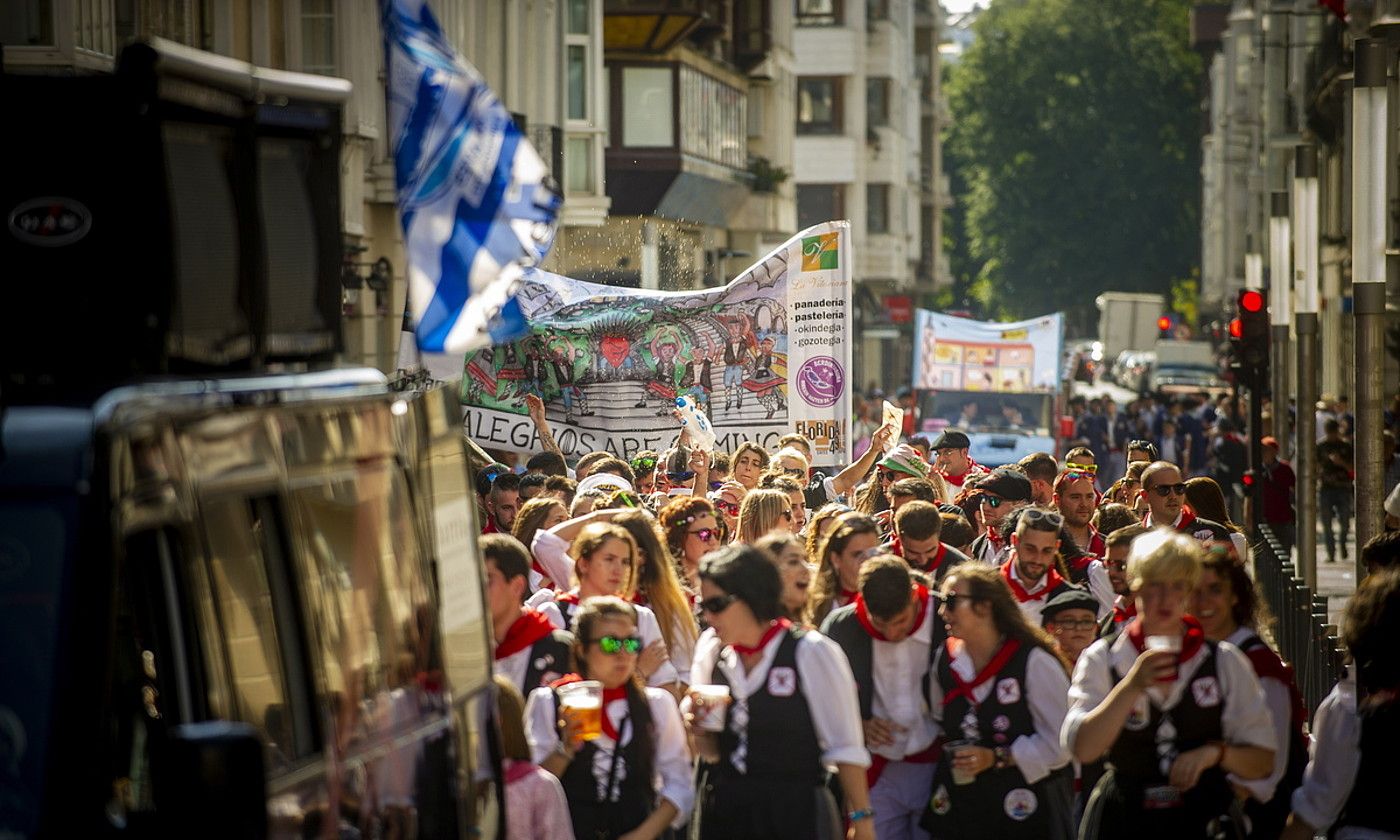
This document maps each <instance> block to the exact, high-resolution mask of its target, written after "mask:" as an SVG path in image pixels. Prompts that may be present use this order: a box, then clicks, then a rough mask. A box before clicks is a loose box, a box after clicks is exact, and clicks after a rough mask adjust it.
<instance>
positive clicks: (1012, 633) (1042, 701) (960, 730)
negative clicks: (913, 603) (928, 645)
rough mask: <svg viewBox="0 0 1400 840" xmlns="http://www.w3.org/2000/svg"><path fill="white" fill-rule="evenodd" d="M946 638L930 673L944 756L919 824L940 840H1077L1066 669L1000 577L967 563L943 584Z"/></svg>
mask: <svg viewBox="0 0 1400 840" xmlns="http://www.w3.org/2000/svg"><path fill="white" fill-rule="evenodd" d="M941 600H942V602H943V603H942V606H941V607H940V608H939V614H940V615H941V616H942V618H943V623H944V626H945V627H946V628H947V631H948V640H947V641H946V642H945V643H944V645H943V647H942V649H941V650H940V651H938V654H937V659H936V661H935V662H934V665H933V669H932V671H931V672H930V674H929V693H928V697H929V708H930V711H931V712H932V715H933V717H934V719H935V720H936V721H938V722H940V724H941V726H942V728H943V736H944V738H945V739H946V742H945V746H944V760H942V761H940V762H939V763H938V767H937V769H936V770H935V771H934V777H933V795H932V797H930V799H929V808H928V810H927V811H926V812H925V814H924V820H923V823H922V825H923V827H924V828H925V829H927V830H928V831H929V832H930V833H931V834H932V835H933V836H935V837H948V838H951V837H996V838H999V839H1000V838H1036V840H1039V839H1040V838H1056V840H1067V838H1070V837H1072V836H1073V805H1072V795H1073V791H1072V788H1073V771H1072V770H1071V769H1070V768H1069V758H1070V757H1069V754H1068V751H1066V750H1065V749H1064V748H1063V747H1062V746H1061V745H1060V726H1061V724H1063V723H1064V717H1065V708H1066V701H1065V694H1066V693H1067V691H1068V690H1069V667H1068V664H1067V663H1066V662H1065V660H1064V658H1063V657H1062V656H1061V655H1060V652H1059V650H1058V649H1057V648H1056V647H1055V643H1054V641H1053V640H1052V639H1051V638H1050V637H1049V636H1048V635H1046V633H1045V631H1044V630H1042V629H1040V627H1038V626H1035V625H1032V624H1031V623H1030V621H1029V620H1028V619H1027V618H1026V616H1025V614H1024V613H1023V612H1022V611H1021V609H1020V607H1019V606H1018V605H1017V603H1016V601H1015V599H1014V598H1012V596H1011V591H1010V590H1009V589H1008V588H1007V587H1006V585H1005V581H1004V580H1003V579H1002V577H1001V575H1000V573H999V572H998V571H997V570H996V569H994V568H991V567H988V566H984V565H980V564H976V563H964V564H963V565H961V566H958V567H957V568H955V569H953V570H952V571H951V572H949V573H948V577H947V578H945V579H944V581H943V588H942V598H941Z"/></svg>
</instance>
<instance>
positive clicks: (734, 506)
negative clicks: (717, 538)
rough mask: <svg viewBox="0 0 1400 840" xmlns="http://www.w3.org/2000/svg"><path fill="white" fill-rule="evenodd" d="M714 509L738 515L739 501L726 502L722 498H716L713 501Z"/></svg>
mask: <svg viewBox="0 0 1400 840" xmlns="http://www.w3.org/2000/svg"><path fill="white" fill-rule="evenodd" d="M715 509H716V510H718V511H720V512H721V513H727V514H729V515H730V516H738V515H739V503H738V502H726V501H723V500H716V501H715Z"/></svg>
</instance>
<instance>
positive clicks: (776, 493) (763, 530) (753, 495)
mask: <svg viewBox="0 0 1400 840" xmlns="http://www.w3.org/2000/svg"><path fill="white" fill-rule="evenodd" d="M792 526H793V515H792V501H791V500H790V499H789V498H788V495H787V494H786V493H784V492H783V491H781V490H765V489H761V488H760V489H758V490H750V491H749V492H748V493H747V494H746V495H745V496H744V504H743V505H742V506H740V508H739V533H738V536H737V537H735V539H736V540H737V541H738V542H741V543H748V544H749V545H753V543H754V540H757V539H758V538H759V537H762V536H764V535H765V534H769V533H772V532H774V531H781V532H783V533H787V534H791V533H793V527H792Z"/></svg>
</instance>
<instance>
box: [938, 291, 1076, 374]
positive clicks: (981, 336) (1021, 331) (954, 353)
mask: <svg viewBox="0 0 1400 840" xmlns="http://www.w3.org/2000/svg"><path fill="white" fill-rule="evenodd" d="M1063 345H1064V315H1063V314H1062V313H1059V312H1056V313H1054V314H1053V315H1044V316H1042V317H1039V318H1032V319H1030V320H1029V321H1015V322H1012V323H997V322H993V321H972V320H969V319H967V318H956V317H953V316H951V315H943V314H940V313H938V312H930V311H928V310H927V309H920V310H918V312H917V314H916V316H915V335H914V387H916V388H919V389H921V390H940V391H1001V392H1012V393H1014V392H1025V391H1038V390H1054V389H1055V388H1058V387H1059V382H1060V353H1061V348H1062V347H1063Z"/></svg>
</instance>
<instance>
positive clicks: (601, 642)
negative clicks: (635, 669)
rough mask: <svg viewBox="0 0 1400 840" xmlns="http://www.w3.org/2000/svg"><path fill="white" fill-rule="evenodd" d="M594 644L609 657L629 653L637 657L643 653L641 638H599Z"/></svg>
mask: <svg viewBox="0 0 1400 840" xmlns="http://www.w3.org/2000/svg"><path fill="white" fill-rule="evenodd" d="M593 643H594V644H596V645H597V646H598V650H601V651H602V652H603V653H606V654H608V655H609V656H615V655H617V654H619V653H627V654H631V655H632V656H636V655H637V654H639V653H641V652H642V637H641V636H627V637H625V638H624V637H620V636H599V637H598V638H596V639H594V640H593Z"/></svg>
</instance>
